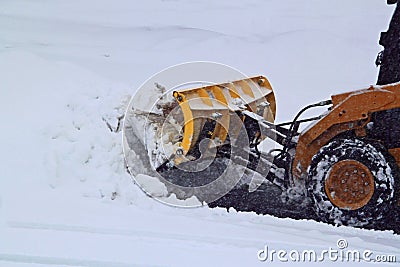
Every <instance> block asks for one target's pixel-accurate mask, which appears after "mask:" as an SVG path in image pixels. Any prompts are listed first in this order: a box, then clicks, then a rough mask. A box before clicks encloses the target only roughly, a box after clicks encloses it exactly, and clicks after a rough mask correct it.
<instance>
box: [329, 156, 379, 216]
mask: <svg viewBox="0 0 400 267" xmlns="http://www.w3.org/2000/svg"><path fill="white" fill-rule="evenodd" d="M374 190H375V185H374V176H373V175H372V173H371V171H370V170H369V169H368V167H367V166H365V165H364V164H362V163H361V162H359V161H356V160H342V161H339V162H337V163H336V164H335V165H333V167H332V168H331V170H330V172H329V174H328V178H327V179H326V181H325V192H326V194H327V196H328V198H329V200H330V201H331V202H332V203H333V204H334V205H335V206H337V207H339V208H341V209H347V210H356V209H359V208H361V207H363V206H365V205H366V204H367V203H368V202H369V200H370V199H371V197H372V195H373V194H374Z"/></svg>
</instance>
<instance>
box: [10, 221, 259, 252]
mask: <svg viewBox="0 0 400 267" xmlns="http://www.w3.org/2000/svg"><path fill="white" fill-rule="evenodd" d="M7 225H8V226H9V227H11V228H15V229H27V230H40V231H60V232H79V233H86V234H101V235H116V236H124V237H126V236H128V237H134V238H135V237H136V238H149V239H152V238H154V239H171V240H175V241H183V242H200V243H206V244H223V245H226V244H229V245H233V246H237V247H241V248H243V247H251V248H258V247H260V245H263V242H264V240H261V239H243V238H226V237H218V236H211V235H202V236H200V235H188V234H186V233H185V234H179V233H176V232H175V233H165V232H152V231H143V230H133V229H111V228H97V227H90V226H78V225H62V224H44V223H29V222H15V221H12V222H8V223H7Z"/></svg>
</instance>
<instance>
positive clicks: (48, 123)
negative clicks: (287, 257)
mask: <svg viewBox="0 0 400 267" xmlns="http://www.w3.org/2000/svg"><path fill="white" fill-rule="evenodd" d="M392 12H393V8H392V7H389V6H386V5H385V1H382V0H370V1H365V0H353V1H346V0H337V1H320V0H306V1H298V0H287V1H279V0H269V1H263V0H249V1H232V0H230V1H228V0H223V1H218V2H217V1H211V0H206V1H200V0H197V1H196V0H191V1H183V0H165V1H162V0H150V1H128V0H120V1H106V0H97V1H95V0H86V1H61V0H52V1H50V0H41V1H28V0H25V1H22V0H3V1H1V3H0V25H1V27H0V78H1V79H0V81H1V82H0V84H1V86H0V113H1V114H2V116H1V134H0V136H1V139H0V140H1V141H0V144H1V149H2V151H1V153H0V167H1V172H0V200H1V201H0V203H1V206H0V265H1V266H48V265H51V266H262V265H267V264H271V263H270V262H269V261H268V260H267V261H265V262H262V261H259V260H258V258H257V253H258V251H259V250H262V249H264V246H265V245H267V246H268V248H269V249H270V250H271V249H274V250H279V249H285V250H287V251H290V250H299V251H302V250H311V249H314V250H316V251H322V250H324V249H329V248H330V247H331V248H335V249H337V245H336V242H337V240H338V239H345V240H346V241H347V242H348V248H349V249H352V250H360V251H364V250H371V251H373V255H378V254H385V255H396V256H397V264H398V263H399V261H400V238H399V236H398V235H394V234H393V233H392V232H390V231H386V232H379V231H367V230H360V229H353V228H345V227H339V228H338V227H333V226H329V225H324V224H321V223H317V222H314V221H295V220H291V219H278V218H274V217H271V216H257V215H256V214H252V213H237V212H235V211H231V212H229V213H227V212H226V211H225V210H223V209H212V210H211V209H208V208H206V207H203V208H197V209H179V208H172V207H169V206H165V205H163V204H161V203H159V202H157V201H155V200H153V199H150V198H148V197H147V196H145V194H144V193H143V192H142V191H141V190H140V189H139V188H138V187H137V186H135V185H134V184H133V183H132V180H131V178H130V176H129V175H128V174H127V173H126V172H125V170H124V166H123V155H122V142H121V139H122V137H121V133H120V132H117V133H115V132H113V131H111V130H113V129H115V127H116V125H117V122H118V117H120V116H121V115H122V114H123V113H124V107H125V106H126V103H127V101H128V100H129V97H130V95H132V94H133V93H134V92H135V90H136V89H137V88H138V87H139V86H140V84H141V83H143V82H144V81H145V80H146V79H147V78H148V77H149V76H151V75H152V74H154V73H155V72H158V71H160V70H161V69H163V68H165V67H168V66H171V65H174V64H177V63H182V62H187V61H193V60H207V61H217V62H221V63H224V64H227V65H230V66H232V67H234V68H236V69H239V70H240V71H242V72H244V73H246V74H248V75H258V74H264V75H266V76H268V78H269V79H270V81H271V83H272V85H273V87H274V89H275V92H276V98H277V101H278V121H286V120H290V119H291V118H292V117H293V116H294V115H295V113H296V112H297V111H298V110H299V109H300V108H301V107H303V106H304V105H306V104H309V103H312V102H315V101H320V100H324V99H327V98H328V97H329V96H330V95H331V94H335V93H339V92H343V91H347V90H353V89H360V88H364V87H366V86H368V85H370V84H374V83H375V80H376V76H377V69H376V68H375V66H374V60H375V57H376V54H377V52H379V51H380V49H381V48H380V47H379V45H378V44H377V40H378V39H379V33H380V32H381V31H383V30H385V29H386V28H387V24H388V21H389V19H390V16H391V13H392ZM221 82H222V81H221ZM108 126H110V127H108ZM110 128H111V130H110ZM339 261H342V260H341V259H340V260H339ZM278 263H279V261H278V260H277V259H276V258H275V260H274V264H278ZM344 263H345V264H347V265H349V266H354V263H352V262H350V263H348V262H346V261H345V262H344ZM281 264H282V265H284V264H288V263H281ZM297 264H298V265H299V266H301V265H302V264H299V263H297ZM324 264H328V265H333V264H335V263H333V262H330V261H329V260H326V261H325V262H324ZM361 264H366V263H365V262H363V263H361ZM303 265H309V263H307V264H306V263H303ZM394 265H396V263H394ZM380 266H381V265H380Z"/></svg>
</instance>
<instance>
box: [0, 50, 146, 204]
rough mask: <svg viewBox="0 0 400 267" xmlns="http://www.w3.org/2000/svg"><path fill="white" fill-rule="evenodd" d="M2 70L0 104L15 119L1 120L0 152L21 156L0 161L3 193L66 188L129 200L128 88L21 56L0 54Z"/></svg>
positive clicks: (59, 64)
mask: <svg viewBox="0 0 400 267" xmlns="http://www.w3.org/2000/svg"><path fill="white" fill-rule="evenodd" d="M1 62H14V65H10V64H2V63H1ZM0 71H2V72H3V73H7V74H8V75H5V76H4V79H3V81H2V82H3V83H4V84H5V85H6V86H7V87H8V89H9V90H8V91H7V94H5V95H4V96H3V97H0V99H2V100H3V101H1V100H0V101H1V103H0V104H2V109H5V112H6V113H8V109H10V111H11V110H12V112H9V113H8V114H14V116H13V117H8V118H7V121H5V122H4V123H6V124H9V125H10V127H9V131H6V132H5V135H6V136H5V140H8V142H7V144H6V145H8V146H6V147H5V149H6V150H7V149H8V150H9V151H10V153H9V156H10V158H11V159H15V158H16V157H18V158H19V161H15V160H10V159H9V158H8V157H4V158H3V159H2V160H3V163H4V164H5V166H7V168H6V173H7V174H8V175H13V177H15V178H14V179H9V181H3V186H2V188H3V189H4V188H7V187H8V186H16V185H17V184H20V185H21V186H22V187H25V186H26V187H28V186H27V184H28V183H30V184H32V185H34V186H40V184H41V185H45V184H47V185H50V186H51V187H52V188H59V187H62V186H63V187H65V186H70V187H72V188H74V191H72V192H75V193H76V194H78V195H84V196H90V197H99V198H111V199H114V198H116V197H118V196H124V197H125V198H127V199H128V200H129V199H130V200H129V201H131V199H132V197H133V196H134V194H136V193H137V192H138V191H139V189H138V188H137V187H135V186H134V185H133V183H132V181H131V178H130V177H129V175H128V174H127V172H126V170H125V167H124V160H123V153H122V145H121V143H122V135H121V129H122V118H123V115H124V112H125V107H126V106H127V103H128V101H129V98H130V95H129V93H131V92H130V91H131V90H130V89H129V88H128V86H126V85H124V84H117V83H114V82H111V81H109V80H106V79H104V78H102V77H99V76H97V75H96V74H94V73H92V72H90V71H88V70H86V69H83V68H81V67H78V66H76V65H72V64H69V63H64V62H54V61H49V60H46V59H44V58H41V57H38V56H36V55H33V54H30V53H27V52H14V53H8V54H2V55H0ZM13 92H16V93H15V94H16V95H15V97H12V94H13ZM2 93H4V92H3V91H2ZM10 94H11V96H10ZM12 100H15V102H11V101H12ZM15 106H18V109H16V108H15ZM14 126H15V127H14ZM21 129H23V130H22V131H21ZM7 134H8V135H9V137H8V136H7ZM13 154H15V155H13ZM7 170H8V171H7ZM22 190H23V189H22ZM27 190H28V189H27ZM31 190H33V189H31ZM38 192H41V191H38Z"/></svg>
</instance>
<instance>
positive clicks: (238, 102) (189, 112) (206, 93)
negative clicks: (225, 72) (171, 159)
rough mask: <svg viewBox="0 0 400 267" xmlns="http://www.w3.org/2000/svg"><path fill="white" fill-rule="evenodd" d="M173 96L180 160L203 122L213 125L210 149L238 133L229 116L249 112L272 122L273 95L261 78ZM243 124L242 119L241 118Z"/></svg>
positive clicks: (202, 88)
mask: <svg viewBox="0 0 400 267" xmlns="http://www.w3.org/2000/svg"><path fill="white" fill-rule="evenodd" d="M173 96H174V98H175V99H176V101H177V102H178V104H179V107H180V108H181V110H182V113H183V119H184V127H183V138H182V141H181V144H180V148H181V151H180V154H182V155H183V156H184V155H186V154H187V153H188V152H189V151H190V149H192V148H193V147H194V146H195V144H196V142H197V141H200V140H199V137H200V134H201V133H202V132H203V127H204V125H205V123H206V122H207V121H210V120H214V121H215V124H214V125H215V126H214V127H213V129H210V130H209V134H210V139H211V140H213V141H214V142H213V143H214V145H216V146H219V145H222V144H224V142H225V141H226V140H227V137H228V134H233V133H238V132H239V130H240V128H241V127H242V125H238V121H240V120H237V119H236V120H234V119H232V116H235V117H237V116H238V113H237V112H238V111H241V110H249V111H251V112H253V113H256V114H258V115H260V116H262V117H263V118H264V119H265V120H267V121H269V122H271V123H273V122H274V120H275V113H276V103H275V96H274V92H273V90H272V87H271V85H270V83H269V81H268V79H267V78H265V77H263V76H256V77H252V78H248V79H242V80H238V81H233V82H227V83H222V84H216V85H209V86H205V87H199V88H194V89H185V90H180V91H175V92H174V93H173ZM243 120H244V117H243V118H241V121H243ZM239 124H240V123H239ZM175 163H178V164H179V162H175Z"/></svg>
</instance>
